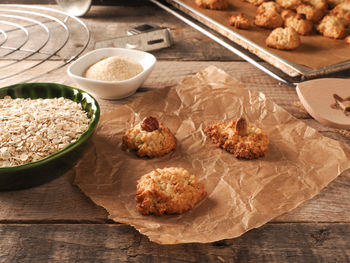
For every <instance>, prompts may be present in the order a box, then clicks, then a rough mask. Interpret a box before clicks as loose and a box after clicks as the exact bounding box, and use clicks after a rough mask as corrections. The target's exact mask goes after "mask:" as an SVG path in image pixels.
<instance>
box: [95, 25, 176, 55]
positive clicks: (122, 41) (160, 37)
mask: <svg viewBox="0 0 350 263" xmlns="http://www.w3.org/2000/svg"><path fill="white" fill-rule="evenodd" d="M127 33H128V36H125V37H118V38H114V39H109V40H104V41H100V42H96V44H95V48H104V47H120V48H130V49H139V50H143V51H151V50H157V49H162V48H167V47H170V46H171V45H172V38H171V34H170V30H169V28H160V27H158V26H154V25H148V24H142V25H138V26H135V27H132V28H130V29H129V30H128V31H127Z"/></svg>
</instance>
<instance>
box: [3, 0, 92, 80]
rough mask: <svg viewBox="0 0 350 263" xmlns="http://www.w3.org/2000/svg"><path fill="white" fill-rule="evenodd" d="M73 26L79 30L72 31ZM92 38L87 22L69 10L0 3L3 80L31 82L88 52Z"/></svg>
mask: <svg viewBox="0 0 350 263" xmlns="http://www.w3.org/2000/svg"><path fill="white" fill-rule="evenodd" d="M73 29H74V32H79V34H72V30H73ZM89 41H90V32H89V29H88V27H87V26H86V25H85V23H84V22H82V21H81V20H80V19H79V18H77V17H74V16H72V15H70V14H68V13H66V12H63V11H60V10H56V9H52V8H47V7H38V6H30V5H16V4H12V5H9V4H6V5H1V4H0V83H1V82H3V83H4V82H6V84H15V83H18V82H30V81H33V80H35V79H37V78H39V77H41V76H43V75H45V74H48V73H51V72H53V71H55V70H57V69H59V68H62V67H63V66H65V65H67V64H68V63H70V62H71V61H73V60H74V59H76V58H77V57H78V56H79V55H80V54H81V53H82V52H84V50H85V49H86V47H87V46H88V44H89ZM77 43H79V44H78V45H76V44H77ZM73 45H74V46H73ZM73 47H74V48H73ZM50 61H56V62H57V61H60V62H59V63H49V62H50ZM49 64H50V65H49ZM51 64H54V65H51ZM38 67H41V68H40V69H38ZM38 71H40V73H39V74H38V73H37V72H38Z"/></svg>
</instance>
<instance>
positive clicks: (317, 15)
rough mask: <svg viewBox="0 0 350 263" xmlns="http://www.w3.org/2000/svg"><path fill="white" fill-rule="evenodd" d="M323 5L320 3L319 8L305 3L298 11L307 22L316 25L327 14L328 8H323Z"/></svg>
mask: <svg viewBox="0 0 350 263" xmlns="http://www.w3.org/2000/svg"><path fill="white" fill-rule="evenodd" d="M320 1H321V0H320ZM312 3H313V2H312ZM316 3H317V2H316ZM316 3H315V4H316ZM322 3H323V2H320V3H319V7H316V6H314V5H312V4H306V3H303V4H301V5H299V6H297V8H296V11H297V13H298V14H302V15H305V18H306V19H307V20H309V21H312V22H314V23H317V22H318V21H320V20H321V18H322V17H323V15H324V14H325V13H326V8H325V7H322V6H323V5H322Z"/></svg>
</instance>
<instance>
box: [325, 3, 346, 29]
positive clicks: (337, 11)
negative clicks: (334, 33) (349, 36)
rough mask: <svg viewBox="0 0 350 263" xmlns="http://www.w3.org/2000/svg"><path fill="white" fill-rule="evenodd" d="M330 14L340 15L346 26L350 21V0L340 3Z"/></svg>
mask: <svg viewBox="0 0 350 263" xmlns="http://www.w3.org/2000/svg"><path fill="white" fill-rule="evenodd" d="M330 15H332V16H336V17H338V18H339V19H340V20H342V22H343V23H344V25H345V26H347V25H349V23H350V1H346V2H343V3H340V4H338V5H337V6H336V7H334V8H333V9H332V10H331V11H330Z"/></svg>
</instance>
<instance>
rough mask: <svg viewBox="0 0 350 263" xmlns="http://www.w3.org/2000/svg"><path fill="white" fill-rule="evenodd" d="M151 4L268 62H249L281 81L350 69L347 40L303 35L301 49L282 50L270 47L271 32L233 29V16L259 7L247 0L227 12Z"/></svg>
mask: <svg viewBox="0 0 350 263" xmlns="http://www.w3.org/2000/svg"><path fill="white" fill-rule="evenodd" d="M150 1H151V2H153V3H155V4H157V5H158V6H160V7H162V8H163V9H165V10H166V11H168V12H171V13H172V14H173V15H175V16H177V17H178V18H180V19H181V20H183V21H184V22H186V23H188V24H190V25H191V26H192V27H194V28H196V29H198V30H200V31H201V32H202V33H205V34H207V33H208V34H209V35H214V38H213V37H212V38H213V39H214V40H216V41H217V40H218V39H221V40H222V39H224V40H223V41H224V42H225V43H226V45H224V46H226V47H227V45H230V46H232V47H233V48H234V49H236V50H237V49H238V52H240V53H244V56H241V57H243V58H244V59H246V57H245V56H249V55H247V52H245V51H248V53H251V54H254V55H256V56H257V57H259V58H260V59H262V60H264V61H266V62H268V63H269V64H270V65H271V66H272V67H271V66H267V67H266V66H262V65H261V63H259V65H257V64H258V63H257V62H256V61H257V59H254V58H252V57H251V56H249V57H250V59H246V60H247V61H248V62H251V63H252V62H253V64H255V66H258V67H259V68H260V69H262V67H264V69H263V70H264V71H265V72H267V73H269V74H270V75H272V76H274V77H276V78H277V79H278V78H280V80H286V79H287V81H284V82H292V83H295V82H299V81H303V80H306V79H312V78H318V77H322V76H326V75H330V74H332V73H336V72H340V71H344V70H347V69H350V47H349V46H348V44H346V43H345V41H344V40H334V39H329V38H326V37H323V36H321V35H318V34H316V33H314V34H312V35H311V36H301V38H302V44H301V46H300V47H299V48H298V49H297V50H294V51H281V50H275V49H271V48H268V47H266V45H265V39H266V37H267V35H268V34H269V32H270V30H267V29H262V28H258V27H256V26H253V27H252V29H250V30H240V29H235V28H233V27H231V26H230V25H229V24H228V18H229V16H230V15H231V14H234V13H240V12H244V13H248V15H249V16H250V17H251V18H253V17H254V15H255V12H256V7H255V6H253V5H251V4H249V3H246V2H243V0H230V8H229V9H228V10H225V11H222V10H208V9H202V8H199V7H197V6H196V5H195V3H194V2H195V1H194V0H165V1H166V3H167V4H165V5H164V4H162V2H164V1H161V0H150ZM169 5H170V6H169ZM205 31H207V32H205ZM208 34H207V35H208ZM209 35H208V36H209ZM218 35H219V36H218ZM217 42H219V43H220V41H217ZM220 44H222V43H220ZM237 46H238V48H237ZM227 48H229V47H227ZM240 48H241V49H240ZM242 48H243V50H242ZM229 49H230V48H229ZM232 51H233V50H232ZM235 53H236V52H235ZM236 54H237V53H236ZM238 55H240V54H238Z"/></svg>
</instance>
